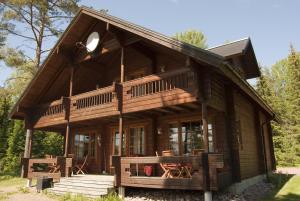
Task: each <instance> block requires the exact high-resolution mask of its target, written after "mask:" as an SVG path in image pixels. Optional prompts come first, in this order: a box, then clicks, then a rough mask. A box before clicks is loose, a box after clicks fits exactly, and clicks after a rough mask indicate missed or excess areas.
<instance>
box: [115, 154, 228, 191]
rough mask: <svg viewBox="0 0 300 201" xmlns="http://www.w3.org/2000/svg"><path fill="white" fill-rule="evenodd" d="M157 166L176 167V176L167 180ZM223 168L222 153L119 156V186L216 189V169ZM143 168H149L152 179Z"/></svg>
mask: <svg viewBox="0 0 300 201" xmlns="http://www.w3.org/2000/svg"><path fill="white" fill-rule="evenodd" d="M160 164H171V165H172V164H173V165H176V164H177V165H178V172H177V175H174V176H173V177H166V176H165V175H164V173H165V172H164V171H163V169H162V168H161V166H160ZM223 165H224V162H223V155H222V154H214V153H212V154H205V153H203V154H201V155H199V156H159V157H155V156H153V157H122V158H121V184H120V185H121V186H131V187H144V188H161V189H186V190H187V189H188V190H204V189H206V188H209V189H210V190H218V175H217V169H218V168H222V167H223ZM145 166H151V167H152V169H153V170H152V171H153V172H152V174H151V176H146V174H145V173H144V172H143V168H144V167H145ZM183 168H186V169H183Z"/></svg>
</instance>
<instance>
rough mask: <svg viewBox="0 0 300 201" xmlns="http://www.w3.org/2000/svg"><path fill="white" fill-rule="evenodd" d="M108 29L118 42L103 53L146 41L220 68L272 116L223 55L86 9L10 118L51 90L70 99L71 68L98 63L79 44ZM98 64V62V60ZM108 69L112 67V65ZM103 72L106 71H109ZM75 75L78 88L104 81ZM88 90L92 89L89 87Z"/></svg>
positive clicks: (109, 40) (107, 57)
mask: <svg viewBox="0 0 300 201" xmlns="http://www.w3.org/2000/svg"><path fill="white" fill-rule="evenodd" d="M107 29H111V30H113V31H112V32H113V34H114V35H115V38H116V37H117V38H118V40H115V39H114V38H113V37H111V36H108V37H107V40H106V41H104V42H103V48H102V49H101V54H102V53H105V52H110V51H111V50H116V49H120V47H121V46H126V44H127V45H132V44H134V43H136V40H138V41H139V40H140V41H143V43H142V45H146V46H147V45H149V44H151V47H152V48H154V49H155V51H158V52H159V51H161V52H164V54H165V55H168V52H172V54H173V58H172V57H170V59H171V60H174V61H176V59H177V58H181V57H183V58H187V57H189V58H191V59H193V60H194V61H195V62H197V63H198V64H200V65H204V66H207V67H212V68H215V69H217V70H218V71H219V72H220V73H223V74H224V75H225V76H226V77H228V78H229V79H230V80H232V82H234V83H235V84H236V85H237V86H239V87H240V88H241V89H242V90H244V91H245V92H246V93H248V94H249V96H251V97H252V98H253V99H255V100H256V101H257V103H258V104H260V105H261V106H262V107H263V108H265V109H266V110H267V111H268V112H270V113H272V111H271V110H270V108H269V107H268V106H267V105H265V103H264V102H263V101H261V99H260V98H259V97H258V95H257V94H256V93H255V92H254V91H253V90H252V89H251V88H249V86H248V85H247V83H245V82H243V81H242V80H241V79H240V77H237V76H236V74H235V73H233V72H231V71H230V70H229V71H228V66H227V64H226V63H224V57H223V56H222V55H219V54H216V53H214V52H213V51H211V50H210V51H208V50H204V49H200V48H197V47H194V46H192V45H189V44H186V43H183V42H180V41H178V40H175V39H172V38H170V37H167V36H164V35H162V34H159V33H157V32H154V31H152V30H149V29H146V28H144V27H141V26H138V25H135V24H132V23H129V22H127V21H124V20H121V19H119V18H116V17H113V16H110V15H107V14H105V13H101V12H98V11H95V10H93V9H89V8H85V7H83V8H81V9H80V10H79V12H78V13H77V15H76V16H75V17H74V19H73V20H72V22H71V24H70V25H69V26H68V28H67V29H66V31H65V32H64V33H63V35H62V37H61V38H60V39H59V41H58V42H57V43H56V45H55V46H54V48H53V49H52V51H51V52H50V54H49V55H48V57H47V58H46V60H45V62H44V63H43V65H42V66H41V67H40V69H39V71H38V72H37V74H36V76H35V77H34V78H33V80H32V81H31V82H30V84H29V85H28V87H27V88H26V90H25V91H24V93H23V94H22V96H21V97H20V99H19V100H18V102H17V103H16V104H15V106H14V108H13V110H12V112H11V116H12V117H13V118H19V119H23V118H24V116H25V115H26V111H28V109H29V108H31V107H34V106H35V105H36V104H38V103H40V102H41V100H48V99H49V100H50V99H51V96H49V97H47V95H46V94H47V93H48V94H49V93H50V92H51V91H52V92H53V93H55V92H57V91H58V90H60V91H61V95H62V96H68V90H69V89H68V86H69V84H68V83H69V78H70V69H71V68H70V67H74V66H77V64H78V61H80V60H84V59H88V60H89V61H94V60H95V58H94V56H95V55H94V53H93V54H90V55H88V54H86V53H84V52H82V51H81V50H80V49H78V47H77V46H76V43H77V42H85V41H86V39H87V37H88V35H89V34H90V33H91V32H92V31H94V30H95V31H98V32H99V33H100V36H101V37H102V38H103V37H104V35H105V33H106V31H105V30H107ZM120 33H122V34H120ZM124 35H125V37H124ZM147 47H149V46H147ZM140 49H141V50H142V49H144V48H143V47H141V48H140ZM143 54H147V52H144V53H143ZM150 54H151V51H150ZM110 61H111V62H116V61H115V58H114V57H113V56H112V55H111V54H105V56H102V57H101V61H100V64H99V66H98V67H99V68H101V62H103V63H104V64H105V63H107V62H110ZM96 62H99V61H98V60H97V59H96ZM164 62H165V61H164ZM117 63H118V62H117ZM87 65H88V63H87ZM118 65H119V64H118ZM98 67H97V68H98ZM108 68H110V66H109V65H108ZM102 70H103V71H107V69H102ZM97 72H98V71H97ZM76 73H80V74H81V75H83V76H81V77H83V78H84V79H83V80H77V81H76V80H75V85H76V82H77V83H79V84H80V83H84V81H85V80H89V81H90V84H91V86H90V88H91V87H95V86H96V85H97V83H96V82H95V80H93V78H92V77H90V76H89V75H92V76H94V77H97V76H99V77H97V78H98V79H102V77H101V76H103V75H98V74H97V75H95V72H93V71H88V69H84V66H83V67H82V71H77V72H76ZM134 76H135V75H133V77H134ZM129 79H130V78H129ZM86 87H89V86H88V85H86ZM74 91H75V93H81V92H84V89H81V90H78V91H77V92H76V90H74ZM57 94H58V93H57ZM57 94H56V95H57Z"/></svg>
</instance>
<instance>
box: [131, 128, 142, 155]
mask: <svg viewBox="0 0 300 201" xmlns="http://www.w3.org/2000/svg"><path fill="white" fill-rule="evenodd" d="M144 141H145V132H144V128H143V127H137V128H130V144H129V154H130V155H131V156H132V155H144V154H145V143H144Z"/></svg>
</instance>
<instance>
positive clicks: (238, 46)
mask: <svg viewBox="0 0 300 201" xmlns="http://www.w3.org/2000/svg"><path fill="white" fill-rule="evenodd" d="M249 41H250V39H249V38H244V39H240V40H237V41H232V42H230V43H225V44H223V45H219V46H216V47H212V48H208V49H207V50H209V51H211V52H213V53H215V54H218V55H221V56H223V57H230V56H233V55H239V54H244V52H245V50H246V49H247V46H248V45H249Z"/></svg>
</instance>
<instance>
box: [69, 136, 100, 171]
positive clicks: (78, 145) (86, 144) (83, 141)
mask: <svg viewBox="0 0 300 201" xmlns="http://www.w3.org/2000/svg"><path fill="white" fill-rule="evenodd" d="M98 139H99V135H98V134H97V133H96V132H75V133H74V135H73V142H74V143H73V153H74V157H75V161H76V162H77V163H82V162H83V161H84V159H85V157H86V156H87V157H88V158H87V165H86V169H87V171H88V173H98V172H100V167H99V164H100V158H99V157H97V155H98V153H97V152H98V151H97V150H98V149H99V148H100V146H101V144H100V143H98V141H99V140H98Z"/></svg>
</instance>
